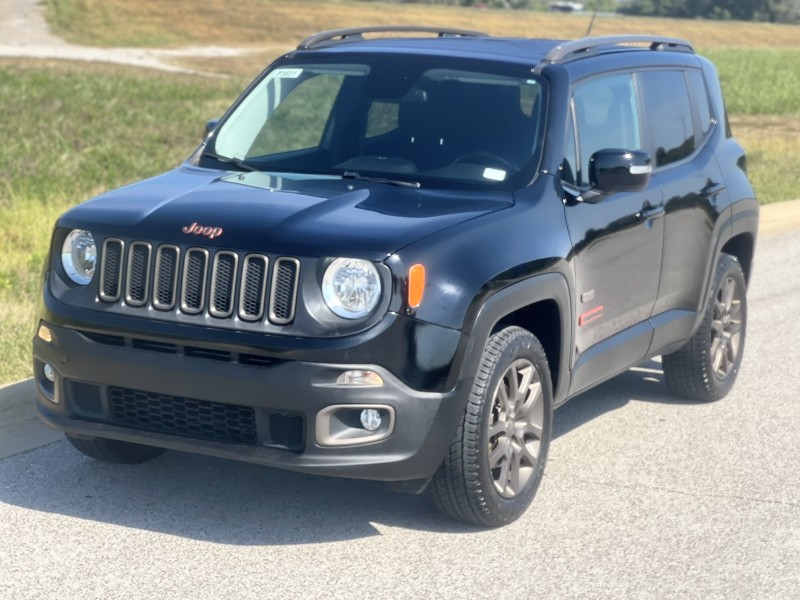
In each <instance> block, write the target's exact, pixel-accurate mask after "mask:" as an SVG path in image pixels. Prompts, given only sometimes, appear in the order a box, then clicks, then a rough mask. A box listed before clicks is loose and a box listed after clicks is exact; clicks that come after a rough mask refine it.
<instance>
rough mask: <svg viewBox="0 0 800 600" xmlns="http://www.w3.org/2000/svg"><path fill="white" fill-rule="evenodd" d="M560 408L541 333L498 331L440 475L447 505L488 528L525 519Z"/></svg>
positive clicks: (436, 486) (437, 484) (439, 494)
mask: <svg viewBox="0 0 800 600" xmlns="http://www.w3.org/2000/svg"><path fill="white" fill-rule="evenodd" d="M552 412H553V394H552V386H551V383H550V371H549V369H548V366H547V357H546V356H545V353H544V350H543V349H542V346H541V344H540V343H539V341H538V340H537V339H536V337H534V336H533V335H532V334H531V333H529V332H528V331H525V330H524V329H521V328H519V327H508V328H506V329H503V330H502V331H500V332H498V333H496V334H494V335H492V336H491V337H490V338H489V341H488V342H487V344H486V347H485V348H484V351H483V357H482V359H481V364H480V368H479V369H478V374H477V375H476V377H475V382H474V384H473V386H472V391H471V393H470V397H469V401H468V403H467V407H466V411H465V413H464V416H463V418H462V421H461V424H460V425H459V427H458V430H457V431H456V435H455V437H454V439H453V442H452V443H451V445H450V450H449V452H448V454H447V456H446V457H445V460H444V463H443V464H442V466H441V467H440V468H439V470H438V471H437V472H436V475H434V478H433V481H432V485H431V491H432V494H433V498H434V501H435V502H436V504H437V506H438V507H439V509H440V510H441V511H442V512H444V513H445V514H446V515H448V516H450V517H452V518H454V519H456V520H459V521H465V522H468V523H474V524H477V525H482V526H486V527H498V526H501V525H505V524H507V523H511V522H512V521H514V520H515V519H517V518H518V517H519V516H520V515H521V514H522V513H523V512H525V510H526V509H527V508H528V506H529V505H530V503H531V501H532V500H533V497H534V495H535V494H536V490H537V488H538V487H539V483H540V482H541V480H542V475H543V473H544V466H545V463H546V461H547V451H548V448H549V445H550V436H551V430H552Z"/></svg>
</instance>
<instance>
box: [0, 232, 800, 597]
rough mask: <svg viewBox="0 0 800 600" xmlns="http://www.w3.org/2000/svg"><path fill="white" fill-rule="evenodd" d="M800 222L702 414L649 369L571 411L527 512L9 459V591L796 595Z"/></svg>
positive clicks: (227, 471) (183, 472)
mask: <svg viewBox="0 0 800 600" xmlns="http://www.w3.org/2000/svg"><path fill="white" fill-rule="evenodd" d="M798 264H800V232H797V231H795V232H788V233H780V234H774V235H769V236H762V238H761V239H760V241H759V248H758V252H757V264H756V274H755V278H754V281H753V283H752V286H751V290H750V295H749V300H750V322H749V332H748V334H749V335H748V339H747V345H746V351H745V358H744V363H743V367H742V371H741V374H740V378H739V381H738V383H737V385H736V387H735V388H734V390H733V392H732V393H731V394H730V395H729V396H728V397H727V398H725V399H724V400H722V401H720V402H717V403H714V404H708V405H694V404H690V403H684V402H680V401H676V400H674V399H672V398H671V397H670V396H669V395H668V394H667V392H666V388H665V386H664V384H663V376H662V374H661V372H660V368H659V367H660V365H659V363H658V362H656V361H651V362H649V363H647V364H646V365H643V366H642V367H641V368H637V369H633V370H631V371H629V372H627V373H625V374H623V375H622V376H620V377H617V378H616V379H615V380H613V381H610V382H608V383H606V384H605V385H603V386H601V387H600V388H598V389H596V390H594V391H592V392H590V393H587V394H585V395H583V396H581V397H580V398H577V399H575V400H573V401H572V402H571V403H569V404H568V405H567V406H565V407H564V408H562V409H560V410H559V411H558V412H557V413H556V418H555V432H556V438H555V440H554V442H553V446H552V450H551V455H550V461H549V463H548V465H547V470H546V475H545V479H544V482H543V484H542V487H541V488H540V491H539V494H538V496H537V498H536V500H535V502H534V505H533V506H532V508H531V509H530V510H529V511H528V513H526V514H525V515H524V516H523V518H521V519H520V520H519V521H518V522H516V523H514V524H512V525H510V526H508V527H505V528H503V529H499V530H491V531H481V530H476V529H474V528H471V527H465V526H461V525H454V524H452V523H450V522H447V521H444V520H442V519H441V518H440V517H439V515H438V514H437V513H436V512H435V511H434V509H433V508H432V507H431V506H430V504H429V503H428V502H427V501H426V499H425V498H420V497H408V496H401V495H395V494H392V493H390V492H388V491H387V490H385V489H384V488H383V487H382V486H381V485H379V484H371V483H365V482H352V481H343V480H334V479H325V478H318V477H310V476H302V475H297V474H292V473H286V472H280V471H274V470H270V469H265V468H261V467H256V466H251V465H245V464H240V463H235V462H226V461H223V460H214V459H207V458H202V457H197V456H192V455H188V454H181V453H177V452H172V453H167V454H166V455H164V456H163V457H161V458H160V459H158V460H156V461H154V462H151V463H148V464H145V465H140V466H135V467H119V466H109V465H105V464H100V463H96V462H93V461H91V460H90V459H87V458H84V457H83V456H82V455H80V454H78V453H77V452H76V451H74V450H73V449H72V448H71V447H70V446H68V445H67V444H66V443H65V442H63V441H61V442H56V443H52V444H50V445H47V446H45V447H42V448H39V449H36V450H33V451H30V452H27V453H23V454H18V455H16V456H12V457H9V458H5V459H2V460H0V598H2V599H4V600H5V599H14V600H17V599H23V598H36V599H39V598H58V599H59V600H68V599H71V598H78V599H81V600H88V599H90V598H103V599H106V598H154V599H155V598H158V599H162V598H170V599H171V598H187V599H189V598H191V599H195V598H348V599H349V598H392V599H394V598H415V599H427V598H489V597H491V598H620V597H624V598H659V599H661V598H703V599H705V598H726V599H730V598H747V599H751V598H769V599H775V598H780V599H785V598H800V452H798V448H800V399H798V389H800V368H799V367H798V365H799V364H800V343H798V340H800V322H799V321H798V315H800V277H798V273H799V272H800V269H799V268H798Z"/></svg>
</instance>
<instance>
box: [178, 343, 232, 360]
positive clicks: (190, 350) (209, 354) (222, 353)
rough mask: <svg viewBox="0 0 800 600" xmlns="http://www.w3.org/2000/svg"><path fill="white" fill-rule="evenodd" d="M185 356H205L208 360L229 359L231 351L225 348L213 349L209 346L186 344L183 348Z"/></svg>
mask: <svg viewBox="0 0 800 600" xmlns="http://www.w3.org/2000/svg"><path fill="white" fill-rule="evenodd" d="M183 352H184V354H186V356H191V357H193V358H206V359H209V360H221V361H223V362H230V361H231V353H230V352H228V351H226V350H213V349H211V348H198V347H197V346H186V347H185V348H184V349H183Z"/></svg>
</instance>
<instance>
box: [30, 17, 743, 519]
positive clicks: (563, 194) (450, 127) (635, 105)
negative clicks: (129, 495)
mask: <svg viewBox="0 0 800 600" xmlns="http://www.w3.org/2000/svg"><path fill="white" fill-rule="evenodd" d="M385 32H389V33H390V34H391V35H389V36H383V37H381V36H378V37H375V36H374V34H376V33H377V34H380V33H385ZM401 32H406V33H407V34H410V35H406V36H405V37H403V36H402V35H400V33H401ZM366 33H372V34H373V37H371V38H370V39H365V36H364V34H366ZM430 33H433V34H434V35H429V34H430ZM368 37H369V36H368ZM757 222H758V204H757V201H756V199H755V196H754V193H753V190H752V188H751V186H750V184H749V183H748V180H747V176H746V173H745V156H744V153H743V151H742V148H741V147H740V146H739V144H738V143H737V142H736V141H735V140H734V139H733V138H732V137H731V132H730V129H729V127H728V125H727V119H726V114H725V107H724V104H723V100H722V95H721V92H720V85H719V82H718V79H717V75H716V73H715V70H714V67H713V66H712V65H711V64H710V63H709V62H708V61H707V60H705V59H703V58H700V57H699V56H697V55H695V53H694V51H693V49H692V47H691V46H690V44H689V43H688V42H686V41H683V40H677V39H671V38H660V37H656V36H613V37H597V38H586V39H581V40H577V41H567V42H564V41H552V40H541V39H510V38H500V37H492V36H488V35H484V34H480V33H477V32H471V31H460V30H452V29H431V28H424V27H418V28H390V27H381V28H363V29H348V30H337V31H331V32H327V33H322V34H318V35H314V36H312V37H310V38H308V39H307V40H305V41H304V42H303V43H302V44H300V46H298V47H297V49H296V50H295V51H293V52H290V53H288V54H286V55H285V56H282V57H281V58H279V59H278V60H277V61H275V62H274V63H273V64H272V65H271V66H270V67H269V68H268V69H267V70H266V71H264V73H263V74H262V75H260V76H259V77H258V78H257V79H256V81H255V82H253V84H252V85H250V87H249V88H248V89H247V90H246V91H245V92H244V93H243V94H242V96H241V97H240V98H239V99H238V100H236V102H235V103H234V104H233V106H232V107H231V108H230V110H228V112H227V113H226V114H225V115H224V116H223V117H222V118H221V119H220V120H219V121H218V122H212V123H210V124H209V133H208V135H207V137H206V139H205V141H204V142H203V143H202V145H201V146H200V147H199V148H198V149H197V151H196V152H195V153H194V154H193V155H192V156H191V157H190V158H189V159H188V160H187V162H186V163H184V164H182V165H181V166H180V167H178V168H177V169H175V170H174V171H171V172H169V173H166V174H164V175H161V176H159V177H155V178H153V179H149V180H147V181H143V182H140V183H137V184H134V185H130V186H127V187H124V188H122V189H119V190H116V191H113V192H110V193H107V194H103V195H102V196H99V197H97V198H95V199H93V200H91V201H89V202H87V203H85V204H83V205H81V206H78V207H77V208H74V209H73V210H70V211H69V212H67V213H66V214H65V215H63V216H62V217H61V218H60V219H59V221H58V223H57V225H56V227H55V230H54V232H53V237H52V250H51V253H50V259H49V261H48V263H47V266H46V269H45V273H44V281H43V298H42V303H41V309H40V313H39V318H40V321H39V322H38V325H37V332H36V335H35V338H34V340H33V354H34V373H35V380H36V383H37V387H38V396H39V397H38V408H39V412H40V415H41V417H42V419H43V420H44V422H45V423H47V424H48V425H50V426H51V427H54V428H56V429H60V430H63V431H65V432H66V434H67V438H68V439H69V440H70V441H71V442H72V444H74V445H75V447H77V448H78V450H80V451H81V452H83V453H85V454H87V455H89V456H91V457H93V458H98V459H101V460H107V461H115V462H140V461H145V460H148V459H151V458H154V457H156V456H158V455H159V454H160V453H162V452H163V451H164V449H165V448H173V449H179V450H188V451H191V452H198V453H202V454H208V455H214V456H221V457H227V458H234V459H238V460H245V461H251V462H255V463H260V464H263V465H269V466H273V467H280V468H285V469H292V470H295V471H303V472H306V473H318V474H325V475H336V476H341V477H352V478H363V479H373V480H381V481H387V482H391V483H393V485H394V487H395V488H397V489H400V490H404V491H408V492H421V491H422V490H424V489H426V488H427V489H428V490H430V492H431V493H432V496H433V498H434V499H435V501H436V503H437V504H438V505H439V507H440V508H442V509H443V510H444V512H445V513H447V514H449V515H451V516H453V517H455V518H456V519H460V520H464V521H468V522H473V523H477V524H480V525H484V526H497V525H502V524H505V523H508V522H510V521H512V520H514V519H516V518H517V517H519V516H520V514H522V513H523V511H524V510H525V509H526V508H527V506H528V505H529V504H530V502H531V500H532V498H533V496H534V494H535V492H536V489H537V487H538V485H539V482H540V481H541V478H542V473H543V470H544V465H545V462H546V459H547V451H548V446H549V443H550V438H551V435H552V414H553V409H554V408H555V407H557V406H559V405H560V404H563V403H564V402H565V401H566V400H568V399H569V398H571V397H573V396H575V395H576V394H579V393H580V392H583V391H584V390H587V389H588V388H590V387H592V386H594V385H597V384H598V383H599V382H601V381H603V380H606V379H608V378H610V377H612V376H614V375H616V374H617V373H620V372H621V371H624V370H625V369H628V368H629V367H631V366H632V365H636V364H637V363H639V362H641V361H643V360H645V359H647V358H649V357H654V356H656V355H663V367H664V376H665V379H666V382H667V385H668V387H669V389H670V390H671V391H672V392H674V393H676V394H678V395H680V396H683V397H686V398H690V399H693V400H698V401H711V400H716V399H718V398H721V397H722V396H724V395H725V394H726V393H727V392H728V391H729V390H730V389H731V386H732V385H733V383H734V380H735V379H736V375H737V372H738V370H739V365H740V362H741V359H742V350H743V346H744V339H745V324H746V301H745V294H746V287H747V281H748V279H749V276H750V272H751V267H752V262H753V250H754V244H755V238H756V228H757Z"/></svg>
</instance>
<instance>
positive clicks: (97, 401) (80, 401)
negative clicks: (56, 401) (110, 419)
mask: <svg viewBox="0 0 800 600" xmlns="http://www.w3.org/2000/svg"><path fill="white" fill-rule="evenodd" d="M67 396H68V397H69V402H70V405H71V406H72V408H74V409H75V410H77V411H79V412H84V413H93V414H100V413H102V412H103V401H102V399H101V397H100V386H97V385H94V384H91V383H83V382H81V381H71V380H70V381H67Z"/></svg>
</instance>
